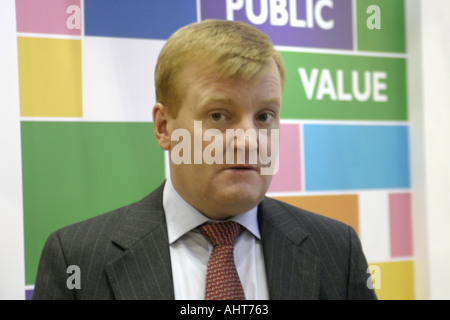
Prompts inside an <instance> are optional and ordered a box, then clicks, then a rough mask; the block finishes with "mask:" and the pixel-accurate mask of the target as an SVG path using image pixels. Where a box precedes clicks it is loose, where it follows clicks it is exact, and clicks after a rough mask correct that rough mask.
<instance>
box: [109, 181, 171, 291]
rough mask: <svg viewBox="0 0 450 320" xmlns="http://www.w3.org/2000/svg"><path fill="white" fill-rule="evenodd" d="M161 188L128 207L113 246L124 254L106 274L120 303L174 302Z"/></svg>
mask: <svg viewBox="0 0 450 320" xmlns="http://www.w3.org/2000/svg"><path fill="white" fill-rule="evenodd" d="M162 188H163V187H162V186H161V187H160V188H158V189H157V190H155V191H154V192H153V193H151V194H150V195H149V196H147V197H146V198H144V199H143V200H141V201H139V202H137V203H136V204H133V205H130V206H128V207H126V210H127V211H126V212H124V215H123V220H122V223H121V224H120V225H119V227H118V228H117V230H116V232H115V233H114V235H113V238H112V242H113V244H114V245H116V246H118V247H119V248H121V249H122V250H123V253H122V255H120V256H119V257H118V258H117V259H115V260H113V261H110V262H109V263H108V264H107V266H106V272H107V275H108V278H109V280H110V284H111V288H112V290H113V293H114V296H115V297H116V298H117V299H139V300H143V299H152V300H153V299H166V300H167V299H173V298H174V293H173V280H172V271H171V264H170V253H169V245H168V240H167V239H168V238H167V227H166V222H165V216H164V210H163V207H162Z"/></svg>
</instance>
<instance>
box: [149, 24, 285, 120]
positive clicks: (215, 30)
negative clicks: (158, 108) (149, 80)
mask: <svg viewBox="0 0 450 320" xmlns="http://www.w3.org/2000/svg"><path fill="white" fill-rule="evenodd" d="M271 58H273V59H274V60H275V62H276V64H277V66H278V69H279V71H280V77H281V81H282V84H284V78H285V69H284V66H283V63H282V60H281V56H280V54H279V53H278V52H277V51H276V50H275V49H274V47H273V45H272V43H271V42H270V39H269V37H268V36H267V35H266V34H264V33H263V32H261V31H260V30H258V29H256V28H255V27H253V26H250V25H248V24H245V23H243V22H238V21H224V20H204V21H201V22H196V23H192V24H190V25H187V26H185V27H183V28H181V29H179V30H178V31H176V32H175V33H174V34H173V35H172V36H171V37H170V38H169V39H168V41H167V43H166V44H165V46H164V47H163V49H162V50H161V53H160V55H159V58H158V63H157V65H156V70H155V87H156V100H157V102H160V103H162V104H164V105H166V106H167V107H169V110H171V111H170V112H171V114H172V115H173V116H174V117H175V116H176V115H177V113H178V105H179V104H180V102H181V99H182V96H183V92H184V91H183V90H184V89H185V88H184V87H183V86H182V84H179V83H177V76H178V75H179V73H180V72H181V71H182V70H183V69H184V68H185V67H187V66H189V65H198V66H201V67H202V68H203V69H202V70H208V72H211V73H214V75H215V76H217V77H218V79H226V78H236V79H242V80H248V79H250V78H251V77H253V76H255V75H257V74H258V72H259V71H260V70H261V69H262V68H263V67H264V66H265V65H266V64H267V63H268V61H269V60H270V59H271ZM193 76H195V75H193Z"/></svg>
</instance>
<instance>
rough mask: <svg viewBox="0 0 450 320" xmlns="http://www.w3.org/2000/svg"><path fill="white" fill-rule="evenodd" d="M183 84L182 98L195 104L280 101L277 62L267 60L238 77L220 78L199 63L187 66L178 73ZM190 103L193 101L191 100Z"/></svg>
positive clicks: (279, 80)
mask: <svg viewBox="0 0 450 320" xmlns="http://www.w3.org/2000/svg"><path fill="white" fill-rule="evenodd" d="M180 80H181V83H180V85H181V86H184V89H183V90H184V99H183V100H185V99H187V100H195V102H196V103H197V104H198V105H204V104H220V105H231V104H236V103H237V102H243V101H250V100H251V101H252V103H258V102H259V101H261V102H267V101H268V100H270V102H273V103H275V102H277V103H281V95H282V83H281V77H280V73H279V70H278V68H277V65H276V63H275V62H274V61H273V60H270V61H269V62H268V63H267V64H266V65H265V66H263V68H262V69H261V70H260V71H259V72H258V73H257V74H256V75H255V76H253V77H251V78H249V79H245V78H239V77H228V78H220V77H218V76H217V75H216V74H215V73H214V72H208V70H205V68H203V67H201V66H198V65H196V66H189V67H187V68H186V69H185V70H183V72H182V73H181V74H180ZM191 102H192V101H191Z"/></svg>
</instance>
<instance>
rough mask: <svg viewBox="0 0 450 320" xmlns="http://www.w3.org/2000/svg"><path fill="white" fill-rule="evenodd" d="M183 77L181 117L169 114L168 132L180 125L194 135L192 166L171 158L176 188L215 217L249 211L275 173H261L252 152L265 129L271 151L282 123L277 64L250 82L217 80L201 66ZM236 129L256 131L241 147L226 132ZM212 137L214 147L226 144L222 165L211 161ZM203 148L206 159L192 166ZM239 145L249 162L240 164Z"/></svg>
mask: <svg viewBox="0 0 450 320" xmlns="http://www.w3.org/2000/svg"><path fill="white" fill-rule="evenodd" d="M179 77H180V78H179V80H180V81H179V82H178V83H179V84H181V85H184V86H185V90H184V92H185V93H186V94H185V96H184V97H183V98H182V99H181V100H182V102H181V105H180V106H178V107H179V111H178V115H177V117H176V118H173V117H170V116H168V117H167V131H168V134H169V135H170V136H171V135H172V134H173V133H174V132H176V131H177V129H186V130H187V131H188V132H189V133H190V137H191V147H192V148H191V158H192V161H190V164H186V163H181V164H175V163H174V162H173V161H171V163H170V171H171V179H172V183H173V185H174V187H175V189H176V190H177V192H178V193H179V194H180V195H181V196H182V197H183V198H184V199H185V200H186V201H187V202H188V203H190V204H191V205H192V206H193V207H195V208H196V209H197V210H199V211H200V212H201V213H202V214H204V215H205V216H208V217H209V218H212V219H225V218H228V217H231V216H234V215H237V214H240V213H243V212H245V211H248V210H249V209H251V208H253V207H254V206H256V205H257V204H258V203H259V202H260V201H261V200H262V199H263V197H264V195H265V193H266V191H267V189H268V188H269V184H270V181H271V178H272V176H271V175H267V174H261V164H260V163H259V159H260V158H259V156H258V157H257V161H256V162H255V161H250V159H249V155H250V153H251V152H255V149H256V152H257V153H258V154H259V152H260V151H261V150H260V149H261V145H260V140H262V139H259V137H261V133H262V134H263V135H264V134H265V132H269V135H268V139H267V141H268V142H269V146H267V144H265V146H264V147H265V148H266V149H269V151H267V150H266V151H265V154H267V152H268V153H269V154H270V141H271V139H270V132H271V131H270V130H271V129H277V130H279V127H280V108H281V95H282V85H281V79H280V74H279V71H278V68H277V66H276V63H275V62H274V61H273V60H270V61H269V62H268V63H267V65H266V66H265V67H264V68H263V69H262V70H261V72H260V73H259V74H258V76H257V77H255V78H254V79H251V80H250V81H243V80H242V81H240V80H232V79H227V80H222V81H219V80H217V79H215V77H214V76H208V75H206V74H204V73H202V70H201V68H198V67H196V68H194V67H192V68H187V69H185V70H183V71H182V72H181V74H180V75H179ZM194 122H195V123H196V124H197V128H196V129H194ZM199 124H200V126H199ZM200 127H201V131H200ZM210 129H215V130H210ZM237 129H242V130H243V131H244V132H252V131H253V132H255V133H256V135H255V136H253V137H250V136H249V137H247V138H245V140H244V142H245V144H243V145H238V144H237V143H236V140H237V138H235V137H234V136H232V135H227V130H228V133H230V132H236V131H235V130H237ZM248 129H250V131H247V130H248ZM261 129H266V130H262V131H261ZM207 131H209V132H210V133H211V132H212V133H214V134H215V135H216V136H215V138H210V139H205V137H206V136H204V133H205V132H207ZM264 131H265V132H264ZM178 132H179V130H178ZM184 132H186V131H184ZM200 134H201V135H200ZM218 136H220V137H218ZM218 138H221V139H218ZM195 139H196V141H195ZM216 139H217V140H216ZM172 140H177V141H172ZM178 140H179V139H171V141H170V149H169V152H171V159H173V158H172V156H175V154H172V153H174V150H175V149H174V148H176V145H177V144H178V143H181V140H180V141H178ZM199 141H200V144H199V143H198V142H199ZM213 141H215V146H217V145H221V146H222V147H221V148H220V152H222V153H223V154H222V155H221V156H222V157H221V158H222V159H223V163H222V164H220V163H212V164H208V163H207V162H208V161H206V160H207V159H206V157H208V155H213V156H215V157H217V156H218V155H217V154H216V152H211V150H212V148H211V146H210V148H209V149H205V148H207V146H208V145H209V144H211V143H212V142H213ZM220 141H222V144H220V143H219V142H220ZM196 142H197V144H196ZM276 143H278V141H276ZM178 147H179V146H178ZM196 147H198V149H197V150H196V149H195V148H196ZM199 148H201V151H202V156H203V157H202V159H201V163H200V164H194V154H195V153H196V152H197V155H199V153H198V151H199ZM227 148H228V149H229V150H227ZM230 148H231V149H230ZM233 149H234V157H233V158H232V159H230V157H229V156H228V158H227V154H226V153H227V152H230V150H231V151H233ZM237 149H241V150H240V152H241V153H240V154H241V155H242V151H245V155H246V157H245V164H240V163H238V159H237V155H238V150H237ZM177 150H180V149H179V148H178V149H177ZM218 150H219V149H217V148H216V149H215V151H218ZM272 158H273V159H276V157H272ZM230 160H231V161H230ZM197 162H198V159H197Z"/></svg>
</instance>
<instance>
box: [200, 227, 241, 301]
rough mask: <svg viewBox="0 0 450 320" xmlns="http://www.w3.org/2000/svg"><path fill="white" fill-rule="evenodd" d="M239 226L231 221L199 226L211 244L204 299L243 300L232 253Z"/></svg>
mask: <svg viewBox="0 0 450 320" xmlns="http://www.w3.org/2000/svg"><path fill="white" fill-rule="evenodd" d="M240 227H241V226H240V225H239V224H238V223H236V222H232V221H230V222H223V223H211V224H204V225H201V226H200V227H199V229H200V231H201V232H202V234H203V235H204V236H205V237H206V238H207V239H208V240H209V241H210V242H211V244H212V245H213V250H212V252H211V256H210V257H209V261H208V268H207V271H206V292H205V299H206V300H245V295H244V289H243V288H242V284H241V281H240V279H239V275H238V273H237V270H236V265H235V263H234V253H233V250H234V242H235V241H236V238H237V236H238V235H239V230H240Z"/></svg>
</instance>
